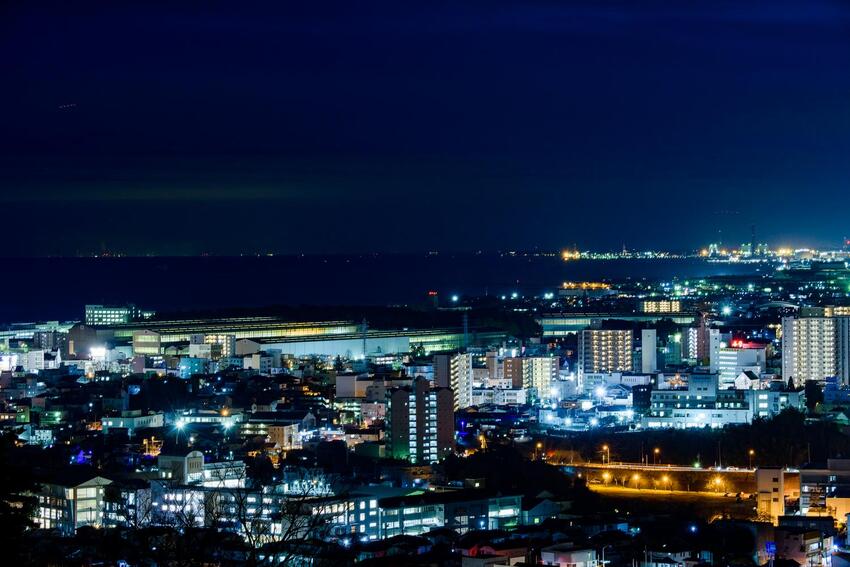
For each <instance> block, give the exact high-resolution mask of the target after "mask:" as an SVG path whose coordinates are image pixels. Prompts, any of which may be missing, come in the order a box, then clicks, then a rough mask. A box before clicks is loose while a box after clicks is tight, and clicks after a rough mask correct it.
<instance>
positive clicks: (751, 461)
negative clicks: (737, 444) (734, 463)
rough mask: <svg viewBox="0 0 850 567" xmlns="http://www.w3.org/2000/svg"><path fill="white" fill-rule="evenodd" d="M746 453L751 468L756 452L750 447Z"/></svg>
mask: <svg viewBox="0 0 850 567" xmlns="http://www.w3.org/2000/svg"><path fill="white" fill-rule="evenodd" d="M747 454H748V455H749V457H750V470H753V456H754V455H755V454H756V452H755V451H754V450H752V449H750V450H749V451H748V453H747Z"/></svg>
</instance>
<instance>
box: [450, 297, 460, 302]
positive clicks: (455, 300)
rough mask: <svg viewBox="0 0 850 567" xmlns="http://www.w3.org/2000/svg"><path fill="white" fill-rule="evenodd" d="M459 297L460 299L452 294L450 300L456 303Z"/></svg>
mask: <svg viewBox="0 0 850 567" xmlns="http://www.w3.org/2000/svg"><path fill="white" fill-rule="evenodd" d="M459 299H460V297H458V296H457V295H453V296H452V301H453V302H454V303H457V302H458V300H459Z"/></svg>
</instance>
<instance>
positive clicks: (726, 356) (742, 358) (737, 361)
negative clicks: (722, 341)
mask: <svg viewBox="0 0 850 567" xmlns="http://www.w3.org/2000/svg"><path fill="white" fill-rule="evenodd" d="M717 360H718V365H717V371H718V374H719V377H720V378H719V382H720V388H721V389H727V388H734V387H735V379H736V378H737V377H738V376H739V375H740V374H741V372H752V373H753V374H754V375H755V376H761V375H762V374H763V373H764V371H765V368H766V364H767V362H766V361H767V356H766V352H765V349H763V348H732V347H724V348H721V349H720V350H719V351H718V358H717Z"/></svg>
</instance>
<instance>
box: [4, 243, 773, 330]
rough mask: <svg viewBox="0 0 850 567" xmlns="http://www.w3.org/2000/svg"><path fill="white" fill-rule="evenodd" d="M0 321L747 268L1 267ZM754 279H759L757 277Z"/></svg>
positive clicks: (245, 261)
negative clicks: (131, 306) (103, 308)
mask: <svg viewBox="0 0 850 567" xmlns="http://www.w3.org/2000/svg"><path fill="white" fill-rule="evenodd" d="M4 263H5V268H6V269H5V270H3V272H4V276H5V277H3V278H0V281H2V283H0V293H2V296H0V321H2V322H12V321H34V320H55V319H59V320H70V319H78V318H81V317H82V313H83V306H84V305H85V304H86V303H104V304H112V303H135V304H136V305H138V306H139V307H141V308H145V309H155V310H157V311H175V310H188V309H201V308H219V307H239V306H246V307H257V306H264V305H305V304H307V305H341V304H349V305H389V304H401V303H419V302H421V301H422V299H423V297H424V295H425V294H426V292H427V291H428V290H432V289H433V290H437V291H438V292H439V293H440V296H441V297H443V298H448V297H449V296H451V295H452V294H484V293H489V294H491V295H501V294H509V293H511V292H514V291H516V292H518V293H521V294H540V293H543V292H545V291H555V290H556V288H557V286H558V285H559V284H560V283H561V282H563V281H564V280H584V279H593V280H597V279H602V278H613V279H623V278H649V279H656V278H670V277H673V276H680V277H698V276H706V275H722V274H748V273H755V271H756V270H757V269H758V268H757V267H756V266H752V265H749V266H747V265H729V264H710V263H707V262H704V261H701V260H698V259H682V260H679V259H677V260H580V261H574V262H563V261H561V260H560V259H559V258H554V257H516V256H514V257H511V256H499V255H495V254H492V255H487V254H482V255H449V254H440V255H438V256H426V255H379V256H328V257H319V256H274V257H174V258H24V259H6V260H4ZM761 269H765V268H764V267H762V268H761Z"/></svg>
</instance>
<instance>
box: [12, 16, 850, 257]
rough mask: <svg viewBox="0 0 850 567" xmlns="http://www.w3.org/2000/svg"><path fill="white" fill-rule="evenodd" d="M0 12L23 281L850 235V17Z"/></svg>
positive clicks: (820, 241)
mask: <svg viewBox="0 0 850 567" xmlns="http://www.w3.org/2000/svg"><path fill="white" fill-rule="evenodd" d="M6 12H7V13H8V15H9V17H8V18H6V23H5V25H4V31H5V33H4V34H3V37H2V39H0V42H2V43H0V45H2V47H3V48H4V50H5V51H7V52H10V53H15V54H16V57H13V58H8V59H7V60H5V61H4V62H3V63H2V66H3V67H2V68H3V70H4V74H5V75H6V76H7V77H8V78H9V84H10V85H14V87H15V88H10V89H6V90H4V91H3V92H2V93H0V103H2V105H3V107H4V108H5V109H7V110H10V111H11V112H7V113H6V115H5V117H4V118H3V129H4V136H2V143H0V150H2V156H3V157H2V163H3V167H2V173H0V203H2V206H3V208H4V210H5V211H6V215H5V219H4V220H5V222H6V227H7V231H8V234H9V235H11V238H10V239H8V240H7V243H6V247H5V248H6V251H7V252H6V254H7V255H51V254H52V255H74V254H76V253H82V254H91V253H98V252H99V251H103V250H107V251H111V250H116V251H121V252H123V253H131V254H150V253H152V254H169V253H178V254H201V253H211V254H240V253H250V252H254V251H265V250H271V251H274V252H276V253H331V252H343V253H356V252H415V251H426V250H433V249H438V250H457V251H465V250H469V251H472V250H478V249H484V250H498V249H502V250H504V249H535V248H536V249H550V248H551V249H557V248H560V247H563V246H565V245H570V244H572V243H576V244H577V245H578V246H579V247H582V248H594V249H619V248H621V247H622V245H623V243H626V244H627V245H628V246H629V247H631V248H674V249H695V248H698V247H700V246H702V245H704V244H706V243H708V242H711V241H714V240H716V239H717V238H716V236H717V234H718V231H720V234H722V235H724V237H723V240H724V241H727V242H729V241H737V240H741V241H747V240H748V237H749V227H750V225H752V224H755V225H757V226H758V233H759V238H760V239H762V240H764V241H767V242H771V243H776V244H785V243H787V242H788V241H793V242H799V243H800V244H801V245H807V246H830V245H834V244H836V243H838V242H840V239H841V238H842V237H843V236H845V233H846V232H850V231H848V230H844V228H842V224H843V222H844V220H843V207H842V206H841V205H842V204H843V203H844V202H846V197H845V195H846V186H847V181H848V179H850V169H848V165H847V163H846V160H844V157H843V156H845V155H846V154H847V151H848V149H850V136H848V134H847V132H848V131H850V128H848V126H850V112H848V106H847V102H846V96H845V94H846V92H847V91H848V88H850V73H846V72H843V71H842V70H844V69H847V68H848V66H850V49H848V47H850V37H849V36H848V35H847V34H846V33H845V30H846V26H847V25H848V22H850V7H848V6H847V5H846V4H842V3H838V2H830V1H818V2H793V1H786V2H779V3H771V4H770V5H768V6H747V7H742V6H740V5H739V3H731V2H730V3H726V2H720V3H716V2H715V3H711V4H710V5H705V6H689V7H684V6H680V5H678V4H673V3H670V2H649V3H642V4H641V5H640V6H633V5H624V4H620V3H616V2H611V3H603V4H600V3H595V2H593V3H591V2H571V3H568V4H564V5H556V4H550V3H527V2H523V3H519V2H508V1H505V2H499V3H496V4H490V5H488V6H486V7H485V6H480V5H477V4H475V3H471V2H464V3H453V4H451V5H442V6H429V7H428V8H425V7H417V6H411V5H405V6H398V5H394V4H391V3H376V4H370V5H368V6H360V7H355V6H351V5H348V4H344V3H332V4H331V5H329V6H323V7H322V8H319V7H315V6H298V7H296V6H291V5H288V4H286V3H283V4H277V3H275V4H260V5H257V6H255V7H253V8H252V9H250V10H247V9H243V8H241V7H240V8H236V7H229V8H228V7H216V6H207V7H204V8H203V9H199V10H197V11H191V10H188V9H184V8H178V7H162V6H149V5H142V4H135V3H121V4H120V5H115V4H107V3H102V4H97V3H96V4H92V5H89V7H88V8H87V9H86V10H80V9H79V8H77V7H69V6H61V5H57V6H55V7H54V8H53V9H51V10H43V9H40V8H38V7H35V6H33V5H26V6H16V7H7V8H6ZM637 213H640V214H637ZM801 213H804V214H801ZM78 218H86V219H91V220H89V221H88V222H84V223H78V222H74V220H75V219H78ZM34 219H38V221H39V225H40V226H39V229H38V230H35V231H33V230H31V229H32V223H33V220H34ZM219 219H221V220H222V222H215V223H214V227H212V228H211V227H210V222H211V221H213V220H219ZM789 220H791V221H793V222H788V221H789ZM726 235H728V239H727V237H726ZM738 235H739V236H738ZM780 240H783V242H780Z"/></svg>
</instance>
